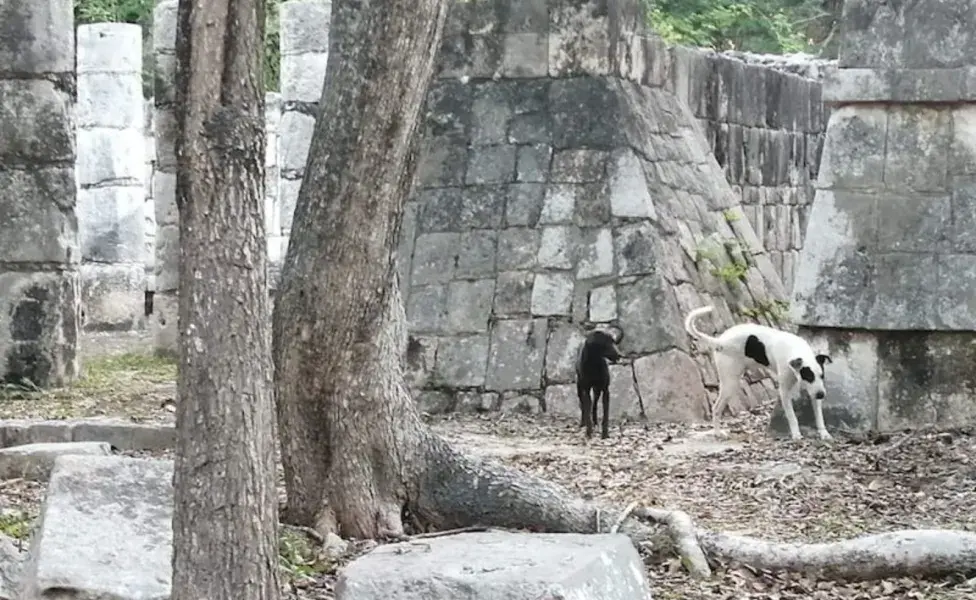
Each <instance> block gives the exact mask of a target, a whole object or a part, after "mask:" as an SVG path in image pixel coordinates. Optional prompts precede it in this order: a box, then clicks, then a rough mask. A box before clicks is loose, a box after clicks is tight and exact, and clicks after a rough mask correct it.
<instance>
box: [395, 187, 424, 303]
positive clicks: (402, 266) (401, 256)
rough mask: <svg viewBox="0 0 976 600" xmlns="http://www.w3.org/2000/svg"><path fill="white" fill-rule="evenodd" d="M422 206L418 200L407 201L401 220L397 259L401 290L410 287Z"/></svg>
mask: <svg viewBox="0 0 976 600" xmlns="http://www.w3.org/2000/svg"><path fill="white" fill-rule="evenodd" d="M419 212H420V207H419V206H418V203H417V202H407V203H406V205H405V206H404V207H403V216H402V217H401V220H400V240H399V241H398V242H397V249H396V253H395V256H394V258H395V260H396V266H397V275H398V276H399V284H400V289H401V290H409V289H410V285H411V283H410V274H411V273H412V271H413V246H414V241H415V240H416V239H417V215H418V213H419Z"/></svg>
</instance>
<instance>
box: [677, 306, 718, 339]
mask: <svg viewBox="0 0 976 600" xmlns="http://www.w3.org/2000/svg"><path fill="white" fill-rule="evenodd" d="M712 310H714V307H713V306H702V307H701V308H696V309H695V310H693V311H691V312H690V313H688V316H687V317H685V331H687V332H688V335H690V336H691V337H693V338H695V339H696V340H702V341H703V342H705V343H707V344H708V345H709V346H712V347H713V348H721V346H722V343H721V342H719V341H718V338H714V337H712V336H710V335H706V334H704V333H702V332H701V331H699V330H698V328H697V327H695V319H697V318H698V317H700V316H702V315H707V314H708V313H710V312H712Z"/></svg>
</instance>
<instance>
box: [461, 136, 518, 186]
mask: <svg viewBox="0 0 976 600" xmlns="http://www.w3.org/2000/svg"><path fill="white" fill-rule="evenodd" d="M515 152H516V147H515V146H512V145H509V144H502V145H496V146H478V147H474V148H471V149H469V150H468V167H467V172H466V173H465V176H464V182H465V183H466V184H468V185H477V184H485V183H510V182H512V181H514V180H515Z"/></svg>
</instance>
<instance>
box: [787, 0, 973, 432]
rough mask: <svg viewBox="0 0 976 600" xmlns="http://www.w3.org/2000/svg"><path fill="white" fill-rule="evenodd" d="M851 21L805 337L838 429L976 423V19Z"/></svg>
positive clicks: (799, 302)
mask: <svg viewBox="0 0 976 600" xmlns="http://www.w3.org/2000/svg"><path fill="white" fill-rule="evenodd" d="M843 18H844V22H845V23H846V24H847V28H846V31H845V35H844V38H843V39H842V41H841V50H840V61H839V68H838V69H837V70H836V71H835V72H833V73H832V74H830V75H829V76H828V77H827V79H826V81H825V87H824V100H825V101H826V102H828V103H830V104H831V105H832V106H833V112H832V113H831V116H830V121H829V124H828V127H827V138H826V143H825V147H824V155H823V161H822V167H821V169H820V177H819V180H818V188H819V189H818V191H817V194H816V200H815V201H814V205H813V210H812V213H811V216H810V232H811V233H810V235H809V236H808V238H807V240H806V245H805V246H804V250H803V252H802V254H801V261H800V266H799V270H798V273H797V280H796V287H795V316H796V320H797V323H798V324H799V325H801V326H802V329H804V330H806V331H807V332H808V334H810V335H811V336H813V337H815V338H819V339H820V340H821V343H824V344H829V347H830V350H831V353H832V354H833V356H834V357H835V358H834V364H833V365H832V366H831V369H830V371H831V379H830V381H829V382H828V384H829V391H830V393H829V395H828V399H829V402H828V404H827V406H826V407H825V418H826V420H827V424H828V426H831V425H833V426H835V427H842V428H846V429H852V430H857V431H866V430H870V429H878V430H893V429H900V428H903V427H913V428H914V427H920V426H926V425H936V426H941V427H946V426H954V425H960V424H963V423H972V422H973V421H974V420H976V403H974V401H973V398H974V397H976V376H974V373H976V370H974V369H973V365H974V364H976V76H974V72H976V71H974V69H973V67H974V65H976V60H974V57H976V22H973V12H972V3H971V2H969V1H968V0H943V1H939V0H921V1H919V2H911V3H880V2H872V1H869V0H848V1H847V2H846V3H845V6H844V17H843ZM906 31H909V32H912V37H911V38H910V39H908V40H906V38H905V32H906ZM949 32H952V33H951V35H949ZM814 232H816V234H814ZM808 413H809V411H808V410H805V411H801V412H798V417H799V418H800V419H801V423H803V422H804V421H806V422H807V423H811V422H812V418H811V417H810V415H809V414H808Z"/></svg>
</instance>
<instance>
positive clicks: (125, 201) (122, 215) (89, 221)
mask: <svg viewBox="0 0 976 600" xmlns="http://www.w3.org/2000/svg"><path fill="white" fill-rule="evenodd" d="M143 203H144V199H143V189H142V187H141V186H140V187H134V186H129V187H121V186H112V187H99V188H82V189H80V190H78V229H79V232H78V233H79V235H78V237H79V243H80V246H81V256H82V259H83V260H86V261H89V260H90V261H96V262H106V263H114V262H132V263H138V262H141V260H142V255H143V244H144V241H145V233H144V221H145V215H144V208H143Z"/></svg>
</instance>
